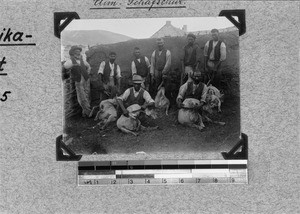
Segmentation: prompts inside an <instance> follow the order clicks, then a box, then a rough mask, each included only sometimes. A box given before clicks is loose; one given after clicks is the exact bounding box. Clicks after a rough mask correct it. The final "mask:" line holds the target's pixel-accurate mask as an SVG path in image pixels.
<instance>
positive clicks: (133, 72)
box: [131, 61, 137, 76]
mask: <svg viewBox="0 0 300 214" xmlns="http://www.w3.org/2000/svg"><path fill="white" fill-rule="evenodd" d="M131 72H132V76H133V75H135V74H136V73H137V72H136V67H135V63H134V61H132V62H131Z"/></svg>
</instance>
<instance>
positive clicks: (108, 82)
mask: <svg viewBox="0 0 300 214" xmlns="http://www.w3.org/2000/svg"><path fill="white" fill-rule="evenodd" d="M116 55H117V54H116V53H115V52H110V53H109V60H106V61H103V62H101V64H100V67H99V71H98V75H99V81H100V85H102V86H103V88H102V90H103V93H104V94H107V95H110V94H111V92H112V91H117V92H118V93H119V92H120V90H121V69H120V66H119V65H118V64H117V63H116V62H115V60H116ZM103 93H101V95H100V96H102V97H100V102H101V101H102V100H103V99H104V97H103Z"/></svg>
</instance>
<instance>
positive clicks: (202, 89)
mask: <svg viewBox="0 0 300 214" xmlns="http://www.w3.org/2000/svg"><path fill="white" fill-rule="evenodd" d="M191 78H192V82H186V83H185V84H183V85H182V86H181V87H180V89H179V93H178V96H177V99H176V102H177V106H178V108H181V107H182V102H183V101H184V100H185V99H186V98H195V99H197V100H199V101H200V106H198V108H199V109H198V110H199V113H200V114H202V106H203V105H204V103H205V98H206V94H207V86H206V85H205V84H204V83H202V82H201V81H200V79H201V72H200V71H198V70H197V71H195V72H194V73H193V74H192V76H191Z"/></svg>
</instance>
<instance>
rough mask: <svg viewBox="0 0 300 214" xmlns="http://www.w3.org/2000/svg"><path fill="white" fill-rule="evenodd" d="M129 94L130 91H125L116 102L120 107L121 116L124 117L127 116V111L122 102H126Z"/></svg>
mask: <svg viewBox="0 0 300 214" xmlns="http://www.w3.org/2000/svg"><path fill="white" fill-rule="evenodd" d="M129 94H130V90H129V89H127V90H126V91H125V92H124V93H123V94H122V95H121V96H119V97H117V102H118V104H119V106H120V107H121V109H122V111H123V114H124V115H125V116H128V111H127V109H126V108H125V107H124V104H123V101H124V100H127V98H128V96H129Z"/></svg>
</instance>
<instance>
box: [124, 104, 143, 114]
mask: <svg viewBox="0 0 300 214" xmlns="http://www.w3.org/2000/svg"><path fill="white" fill-rule="evenodd" d="M141 109H142V108H141V106H140V105H139V104H133V105H131V106H128V107H127V110H128V111H129V113H132V112H135V111H139V110H141Z"/></svg>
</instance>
